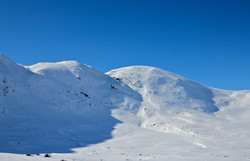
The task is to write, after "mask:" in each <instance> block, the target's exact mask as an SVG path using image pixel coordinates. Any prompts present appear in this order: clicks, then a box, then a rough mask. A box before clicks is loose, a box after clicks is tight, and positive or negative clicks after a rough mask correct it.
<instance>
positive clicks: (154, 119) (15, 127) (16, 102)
mask: <svg viewBox="0 0 250 161" xmlns="http://www.w3.org/2000/svg"><path fill="white" fill-rule="evenodd" d="M0 88H1V91H0V143H1V144H0V160H10V161H13V160H86V161H90V160H108V161H112V160H114V161H119V160H157V161H158V160H170V161H171V160H172V161H179V160H182V161H189V160H190V161H194V160H218V161H221V160H232V161H235V160H241V161H243V160H250V155H249V154H250V149H249V147H250V140H249V138H250V126H249V125H250V120H249V117H250V101H249V100H250V91H247V90H245V91H225V90H220V89H214V88H211V87H207V86H205V85H202V84H199V83H196V82H193V81H191V80H188V79H186V78H183V77H181V76H179V75H176V74H174V73H170V72H167V71H164V70H162V69H159V68H155V67H148V66H131V67H125V68H120V69H115V70H112V71H110V72H108V73H106V74H104V73H101V72H99V71H98V70H96V69H94V68H92V67H90V66H88V65H84V64H81V63H79V62H77V61H63V62H57V63H38V64H35V65H32V66H22V65H17V64H16V63H14V62H13V61H11V60H10V59H9V58H7V57H5V56H4V55H0ZM45 153H48V154H49V155H48V156H49V157H44V156H45ZM26 154H30V156H27V155H26ZM37 154H39V155H37Z"/></svg>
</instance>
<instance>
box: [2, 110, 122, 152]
mask: <svg viewBox="0 0 250 161" xmlns="http://www.w3.org/2000/svg"><path fill="white" fill-rule="evenodd" d="M23 113H24V112H23ZM23 113H20V112H19V113H15V114H14V115H13V117H14V118H15V117H16V116H17V115H18V116H20V118H15V121H13V120H11V116H10V117H6V119H4V117H0V119H1V120H0V123H1V126H0V129H1V133H0V141H1V145H0V152H4V153H18V154H37V153H71V152H73V151H72V150H71V149H72V148H78V147H85V146H87V145H90V144H96V143H101V142H103V141H105V140H107V139H110V138H111V137H112V136H111V132H112V131H113V130H114V126H115V125H116V124H117V123H120V121H119V120H117V119H115V118H113V117H112V116H111V109H110V108H108V107H102V108H97V107H96V108H91V109H88V110H87V111H85V112H84V114H76V113H74V112H70V111H67V112H55V111H53V110H50V111H49V112H46V113H44V112H43V113H41V112H36V113H35V114H34V113H33V114H34V115H31V116H30V115H27V114H26V115H24V114H23ZM22 116H26V117H22ZM3 123H4V124H3Z"/></svg>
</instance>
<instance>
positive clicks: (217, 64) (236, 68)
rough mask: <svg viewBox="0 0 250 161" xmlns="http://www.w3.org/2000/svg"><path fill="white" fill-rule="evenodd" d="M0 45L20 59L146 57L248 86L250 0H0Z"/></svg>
mask: <svg viewBox="0 0 250 161" xmlns="http://www.w3.org/2000/svg"><path fill="white" fill-rule="evenodd" d="M0 52H1V53H3V54H4V55H6V56H8V57H9V58H11V59H12V60H14V61H15V62H17V63H20V64H23V65H31V64H35V63H37V62H48V61H50V62H57V61H62V60H78V61H80V62H81V63H84V64H88V65H91V66H93V67H95V68H97V69H98V70H100V71H102V72H106V71H109V70H111V69H115V68H119V67H124V66H130V65H149V66H155V67H159V68H162V69H165V70H168V71H171V72H174V73H177V74H179V75H182V76H184V77H187V78H189V79H192V80H194V81H196V82H199V83H202V84H205V85H209V86H212V87H216V88H222V89H232V90H239V89H250V1H248V0H245V1H240V0H235V1H229V0H228V1H222V0H221V1H220V0H197V1H194V0H192V1H191V0H183V1H182V0H172V1H171V0H165V1H139V0H138V1H135V0H134V1H132V0H130V1H125V0H123V1H122V0H117V1H105V0H102V1H101V0H100V1H97V0H92V1H83V0H82V1H81V0H75V1H74V0H71V1H70V0H68V1H67V0H33V1H32V0H29V1H28V0H27V1H24V0H17V1H14V0H0Z"/></svg>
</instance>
